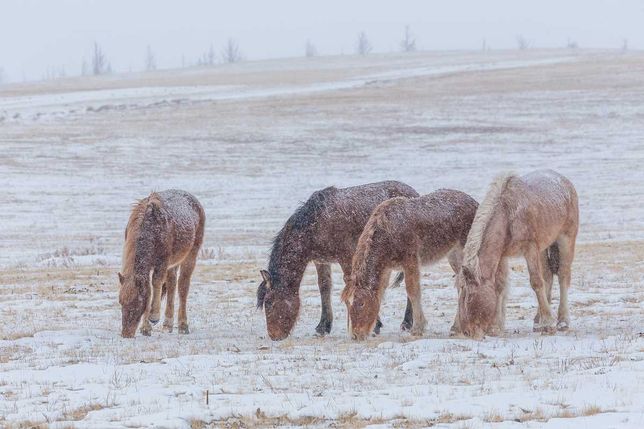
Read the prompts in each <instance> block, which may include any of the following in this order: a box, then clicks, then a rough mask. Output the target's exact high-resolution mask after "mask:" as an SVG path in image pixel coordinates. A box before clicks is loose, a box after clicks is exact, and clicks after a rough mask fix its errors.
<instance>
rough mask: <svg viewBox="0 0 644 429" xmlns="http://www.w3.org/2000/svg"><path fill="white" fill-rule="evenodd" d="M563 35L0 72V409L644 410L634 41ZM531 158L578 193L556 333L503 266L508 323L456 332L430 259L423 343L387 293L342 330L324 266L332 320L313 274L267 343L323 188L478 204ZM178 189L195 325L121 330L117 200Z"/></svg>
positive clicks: (352, 417)
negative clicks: (189, 199) (566, 320)
mask: <svg viewBox="0 0 644 429" xmlns="http://www.w3.org/2000/svg"><path fill="white" fill-rule="evenodd" d="M569 55H570V54H569V52H567V51H566V52H557V51H534V52H521V53H519V52H507V53H494V54H490V55H482V54H480V53H473V54H463V53H450V54H441V55H438V54H427V53H418V54H414V55H411V56H374V57H372V58H361V59H357V58H353V57H346V58H316V59H314V60H313V61H306V62H304V61H303V60H292V61H285V62H280V63H278V62H259V63H249V64H245V65H236V66H233V67H221V68H215V69H210V70H188V71H182V72H159V73H154V74H149V75H135V76H129V77H121V78H110V79H105V80H101V79H98V80H96V79H94V78H91V79H84V80H83V79H81V80H76V79H72V80H68V81H64V82H62V83H60V85H58V86H52V85H51V84H48V83H44V84H41V85H32V86H21V85H18V86H13V87H12V86H9V87H7V88H5V89H3V92H2V93H0V117H4V118H5V119H4V120H3V121H2V122H0V127H1V129H2V134H1V136H0V145H1V147H2V149H3V150H2V152H1V153H0V171H1V172H2V173H1V174H0V186H1V187H2V189H3V190H4V191H3V193H2V194H1V195H0V204H1V206H2V208H3V210H2V211H0V225H2V227H1V228H2V233H1V234H0V246H1V247H2V249H3V251H2V252H1V253H0V302H1V303H2V305H1V306H0V320H1V321H2V322H3V323H2V324H0V426H2V427H9V428H21V427H39V426H40V427H53V428H109V427H115V428H116V427H123V426H129V427H140V426H144V427H145V426H152V425H156V426H163V427H177V428H211V427H221V426H224V427H272V426H276V425H287V426H308V427H327V426H331V425H333V426H334V427H403V428H405V427H410V428H415V427H426V426H432V425H435V426H443V427H447V426H451V427H455V428H459V427H463V428H466V427H467V428H479V427H488V426H494V427H518V426H527V427H540V426H545V427H580V428H582V427H602V428H603V427H634V428H635V427H643V426H644V416H643V412H644V409H643V407H642V405H641V404H642V403H644V392H643V391H642V388H641V386H642V385H644V364H643V362H644V339H643V333H642V326H643V325H644V311H643V310H644V308H643V304H642V303H643V302H644V288H643V286H644V265H642V261H643V260H644V205H642V204H641V201H642V199H643V198H644V186H643V185H642V183H644V174H643V173H642V168H641V165H642V163H643V162H644V144H642V138H643V136H644V56H641V55H639V54H632V55H612V54H610V53H605V52H604V53H602V52H582V53H581V54H580V55H578V56H577V57H576V58H572V59H571V58H568V56H569ZM346 82H351V85H345V83H346ZM195 87H208V88H210V89H208V88H206V89H207V90H208V91H210V90H211V89H212V88H211V87H217V88H220V89H222V91H233V89H234V88H244V89H243V91H242V92H244V93H246V94H248V93H250V92H253V93H254V94H255V95H256V96H253V97H245V98H243V99H242V98H240V97H229V98H228V99H224V98H221V97H220V98H217V97H212V96H208V97H205V96H204V94H203V91H201V92H200V91H197V90H195V89H194V88H195ZM160 88H169V89H160ZM186 88H187V89H186ZM191 88H192V89H191ZM294 88H296V89H297V90H294ZM311 88H313V89H315V90H314V91H313V90H311ZM201 89H203V88H201ZM90 91H99V94H98V95H100V97H102V98H101V99H100V100H99V101H100V105H101V106H102V105H106V106H111V107H109V108H104V109H98V108H94V107H97V106H95V105H94V104H93V103H94V101H92V100H94V99H95V98H96V96H97V94H96V93H95V92H90ZM105 91H108V92H105ZM109 91H115V92H111V93H110V92H109ZM77 92H78V94H76V96H75V97H76V98H73V97H74V96H73V94H74V93H77ZM57 93H64V94H67V95H65V96H64V97H62V96H60V98H56V97H55V96H54V95H53V94H57ZM232 93H233V94H234V91H233V92H232ZM70 94H72V95H70ZM209 94H211V93H209ZM217 94H220V93H217ZM30 96H34V97H37V98H35V99H34V100H35V101H34V102H33V103H29V99H28V97H30ZM65 97H66V98H65ZM110 97H111V98H110ZM124 97H125V98H127V100H126V102H124V101H123V98H124ZM168 97H169V98H168ZM174 97H179V98H180V99H181V102H180V103H172V102H167V103H160V102H159V100H164V99H167V100H172V99H173V98H174ZM57 99H58V100H64V102H60V101H59V102H56V100H57ZM43 100H44V101H45V103H43ZM69 100H73V103H72V102H71V101H69ZM88 100H89V101H88ZM57 103H58V104H57ZM70 103H71V104H70ZM72 104H73V106H72ZM121 104H123V105H124V106H125V107H119V106H120V105H121ZM79 105H80V106H81V107H82V108H79V107H78V106H79ZM1 106H5V107H4V108H3V107H1ZM92 106H94V107H92ZM87 107H92V110H87ZM98 107H100V106H98ZM3 109H4V110H3ZM11 109H14V110H11ZM16 109H17V110H16ZM74 110H76V111H74ZM18 111H19V112H18ZM16 112H18V113H21V115H19V116H18V117H14V114H15V113H16ZM56 112H58V113H56ZM543 167H550V168H554V169H557V170H559V171H561V172H562V173H564V174H565V175H567V176H568V177H570V178H571V179H572V180H573V182H574V183H575V185H576V186H577V189H578V191H579V194H580V204H581V223H582V225H581V231H580V237H579V245H578V253H577V258H576V261H575V265H574V267H573V287H572V290H571V295H570V300H571V316H572V324H573V326H572V329H571V330H570V331H569V332H566V333H558V334H557V335H555V336H541V335H539V334H535V333H533V332H532V317H533V316H534V313H535V311H536V300H535V298H534V294H533V293H532V291H531V290H530V289H529V286H528V279H527V272H526V269H525V264H524V263H523V261H521V260H516V261H512V264H511V266H512V271H511V285H512V286H511V291H510V298H509V306H508V323H507V329H506V332H505V334H504V335H503V336H502V337H499V338H492V337H488V338H486V339H485V340H483V341H481V342H476V341H471V340H467V339H459V338H449V337H448V331H449V327H450V325H451V322H452V319H453V316H454V312H455V304H456V303H455V291H454V290H453V287H452V281H453V279H452V273H451V272H450V270H449V268H448V266H447V264H446V263H441V264H439V265H438V266H436V267H435V268H432V269H430V270H427V271H426V272H425V274H424V275H423V277H422V283H423V286H424V288H423V293H424V295H423V302H424V308H425V309H426V313H427V316H428V319H429V326H428V332H427V334H426V336H425V337H424V338H413V337H410V336H408V335H405V334H401V333H400V332H399V330H398V326H399V323H400V321H401V320H402V314H403V310H404V303H405V291H404V288H398V289H393V290H390V291H388V293H387V296H386V299H385V304H384V307H383V309H382V312H381V314H382V317H383V321H384V323H385V327H384V329H383V333H382V335H381V336H379V337H377V338H370V339H369V340H367V341H366V342H364V343H356V342H353V341H350V340H349V339H348V338H347V334H346V328H345V323H346V311H345V308H344V306H343V305H342V304H341V303H340V301H339V290H340V288H341V285H342V276H341V274H340V272H339V270H338V269H334V283H335V285H336V286H335V287H336V293H334V295H333V308H334V310H335V326H334V329H333V332H332V334H331V335H330V336H328V337H326V338H317V337H315V336H313V332H314V327H315V325H316V324H317V322H318V318H319V311H320V310H319V309H320V304H319V294H318V292H317V286H316V284H315V275H314V273H313V272H312V270H309V271H307V274H306V276H305V278H304V282H303V286H302V301H303V309H302V314H301V316H300V321H299V323H298V325H297V326H296V329H295V330H294V332H293V335H292V336H291V337H290V338H288V339H287V340H285V341H283V342H280V343H273V342H271V341H270V340H268V339H267V337H266V333H265V323H264V319H263V314H262V313H261V312H258V311H256V310H255V309H254V294H255V288H256V286H257V284H258V282H259V273H258V270H259V269H260V268H264V267H265V264H266V256H267V251H268V248H269V243H270V239H271V237H272V236H273V235H274V234H275V233H276V232H277V231H278V229H279V227H280V226H281V224H282V223H283V221H284V220H285V218H286V217H287V216H288V215H289V214H290V213H291V212H292V211H293V210H294V208H295V207H296V206H297V204H298V202H299V201H302V200H304V199H306V198H307V197H308V195H310V193H311V192H312V191H314V190H316V189H318V188H321V187H324V186H328V185H330V184H335V185H338V186H348V185H353V184H358V183H364V182H369V181H376V180H383V179H398V180H402V181H405V182H407V183H409V184H411V185H412V186H414V187H416V189H417V190H418V191H419V192H421V193H426V192H430V191H432V190H434V189H436V188H438V187H452V188H457V189H462V190H464V191H466V192H469V193H471V194H472V195H473V196H474V197H475V198H477V199H481V198H482V196H483V194H484V192H485V189H486V186H487V183H488V182H489V181H490V180H491V179H492V178H493V177H494V176H495V175H496V174H497V173H498V172H499V171H502V170H507V169H513V170H517V171H520V172H526V171H529V170H532V169H535V168H543ZM168 187H176V188H184V189H186V190H189V191H191V192H192V193H194V194H195V195H196V196H197V197H198V198H199V199H200V200H201V201H202V203H203V205H204V207H205V208H206V212H207V215H208V221H207V227H206V239H205V243H204V248H203V250H202V252H201V254H200V258H199V263H198V266H197V270H196V272H195V275H194V281H193V288H192V291H191V299H190V304H189V319H190V323H191V329H192V333H191V334H190V335H188V336H179V335H177V334H176V333H175V334H166V333H162V332H161V331H160V329H155V331H154V332H153V336H152V337H151V338H143V337H141V336H137V337H136V338H135V339H134V340H129V341H125V340H123V339H121V338H120V336H119V331H120V308H119V306H118V303H117V290H116V284H117V283H116V271H117V270H118V269H119V265H120V252H121V246H122V240H123V230H124V227H125V223H126V221H127V217H128V214H129V209H130V204H131V203H132V202H133V201H134V200H135V199H137V198H141V197H143V196H145V195H146V194H147V193H148V192H149V191H151V190H153V189H156V190H160V189H164V188H168ZM554 295H555V299H554V304H553V305H554V306H556V304H557V302H558V301H557V289H556V288H555V293H554ZM206 391H207V392H208V398H209V400H208V404H206Z"/></svg>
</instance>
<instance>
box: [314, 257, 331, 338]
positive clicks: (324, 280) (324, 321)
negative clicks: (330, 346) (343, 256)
mask: <svg viewBox="0 0 644 429" xmlns="http://www.w3.org/2000/svg"><path fill="white" fill-rule="evenodd" d="M315 270H316V271H317V273H318V287H319V288H320V299H321V301H322V315H321V316H320V323H318V326H317V327H316V328H315V332H317V334H318V335H326V334H328V333H330V332H331V325H332V324H333V308H332V307H331V289H333V279H332V277H331V265H329V264H317V263H316V264H315Z"/></svg>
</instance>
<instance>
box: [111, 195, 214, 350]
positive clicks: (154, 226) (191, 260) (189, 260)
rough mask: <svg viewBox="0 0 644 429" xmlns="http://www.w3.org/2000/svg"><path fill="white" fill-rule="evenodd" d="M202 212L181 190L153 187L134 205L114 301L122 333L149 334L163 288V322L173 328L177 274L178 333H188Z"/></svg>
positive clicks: (201, 228)
mask: <svg viewBox="0 0 644 429" xmlns="http://www.w3.org/2000/svg"><path fill="white" fill-rule="evenodd" d="M205 222H206V215H205V213H204V210H203V208H202V207H201V204H199V201H197V199H196V198H195V197H194V196H192V195H190V194H189V193H187V192H184V191H178V190H168V191H163V192H153V193H152V194H150V196H149V197H147V198H144V199H142V200H141V201H139V202H138V203H137V204H135V205H134V208H133V209H132V213H131V214H130V219H129V221H128V223H127V228H126V229H125V245H124V247H123V269H122V271H123V272H122V273H119V282H120V284H121V289H120V292H119V303H120V304H121V306H122V307H121V312H122V319H123V320H122V332H121V334H122V335H123V337H126V338H131V337H134V334H135V332H136V328H137V326H138V325H139V323H140V321H141V318H142V317H143V324H142V326H141V333H142V334H143V335H150V334H151V332H152V326H151V324H150V322H152V323H153V324H156V323H157V322H158V321H159V318H160V307H161V296H162V290H163V292H165V293H167V302H166V307H165V320H164V322H163V326H164V328H165V329H166V330H168V331H169V332H172V327H173V324H174V295H175V290H176V286H177V272H178V274H179V288H178V289H179V333H181V334H187V333H189V332H190V330H189V328H188V317H187V314H186V304H187V301H188V290H189V288H190V277H191V276H192V271H193V270H194V267H195V261H196V259H197V254H198V253H199V248H200V247H201V243H202V241H203V233H204V226H205Z"/></svg>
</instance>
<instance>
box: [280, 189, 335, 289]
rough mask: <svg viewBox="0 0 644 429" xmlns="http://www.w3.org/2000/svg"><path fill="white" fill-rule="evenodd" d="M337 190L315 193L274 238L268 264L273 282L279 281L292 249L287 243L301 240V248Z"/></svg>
mask: <svg viewBox="0 0 644 429" xmlns="http://www.w3.org/2000/svg"><path fill="white" fill-rule="evenodd" d="M336 190H337V188H335V187H334V186H329V187H328V188H324V189H321V190H319V191H315V192H313V194H311V196H310V197H309V199H308V200H306V201H305V202H303V203H302V204H300V206H299V207H298V208H297V209H296V210H295V212H294V213H293V214H292V215H291V217H289V218H288V220H287V221H286V223H285V224H284V226H283V227H282V229H281V230H280V231H279V232H278V233H277V235H275V238H273V243H272V246H271V256H270V259H269V263H268V272H269V273H270V275H271V277H272V279H273V281H275V280H276V279H277V276H278V272H279V267H280V265H281V264H282V263H283V258H284V257H285V256H286V255H285V254H286V252H287V251H288V250H289V249H292V247H291V246H290V245H288V246H287V241H288V240H291V239H295V240H299V241H300V242H299V243H298V245H299V246H300V247H301V246H303V243H301V240H302V238H303V237H302V236H303V235H304V234H305V233H306V232H307V230H308V229H309V228H310V227H311V225H313V224H315V222H316V221H317V219H319V218H320V216H321V214H322V212H323V211H324V208H325V207H326V206H327V204H328V202H329V198H330V196H331V194H333V193H335V191H336Z"/></svg>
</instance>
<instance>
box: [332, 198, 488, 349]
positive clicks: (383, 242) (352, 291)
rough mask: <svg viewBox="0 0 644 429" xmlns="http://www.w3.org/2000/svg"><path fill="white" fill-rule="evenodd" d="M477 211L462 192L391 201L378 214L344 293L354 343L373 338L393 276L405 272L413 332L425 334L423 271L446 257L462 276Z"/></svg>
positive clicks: (360, 244)
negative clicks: (461, 272) (470, 232)
mask: <svg viewBox="0 0 644 429" xmlns="http://www.w3.org/2000/svg"><path fill="white" fill-rule="evenodd" d="M477 207H478V203H477V202H476V201H475V200H474V199H473V198H472V197H470V196H469V195H467V194H465V193H463V192H460V191H454V190H450V189H440V190H438V191H436V192H432V193H431V194H428V195H423V196H422V197H418V198H392V199H390V200H388V201H385V202H383V203H382V204H380V205H379V206H378V207H377V208H376V209H375V210H374V212H373V214H372V215H371V217H370V218H369V221H368V222H367V225H366V226H365V228H364V231H363V232H362V235H361V236H360V240H359V241H358V247H357V249H356V252H355V254H354V256H353V268H352V274H351V281H350V282H349V286H347V287H346V288H345V289H344V291H343V292H342V300H343V301H344V302H345V303H346V305H347V310H348V313H349V317H348V326H349V333H350V335H351V336H352V337H353V338H354V339H359V340H362V339H364V338H366V337H367V335H368V334H369V332H371V329H372V328H373V326H374V324H375V323H376V318H377V316H378V312H379V310H380V304H381V302H382V298H383V296H384V292H385V289H386V287H387V283H388V281H389V276H390V274H391V271H392V270H393V269H400V268H402V270H403V272H404V274H405V286H406V288H407V298H408V300H410V301H411V306H412V314H413V324H412V328H411V332H412V334H414V335H421V334H422V333H423V330H424V329H425V325H426V323H427V322H426V320H425V316H424V315H423V309H422V306H421V291H420V267H421V266H423V265H425V266H426V265H430V264H433V263H434V262H436V261H438V260H439V259H441V258H443V257H444V256H446V255H447V257H448V260H449V263H450V265H451V267H452V269H453V270H454V272H457V271H458V269H459V267H460V265H461V261H462V254H463V246H464V245H465V241H466V239H467V233H468V232H469V230H470V225H471V224H472V220H473V219H474V214H475V213H476V208H477ZM455 325H456V322H455ZM452 329H458V327H457V326H454V327H453V328H452Z"/></svg>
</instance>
